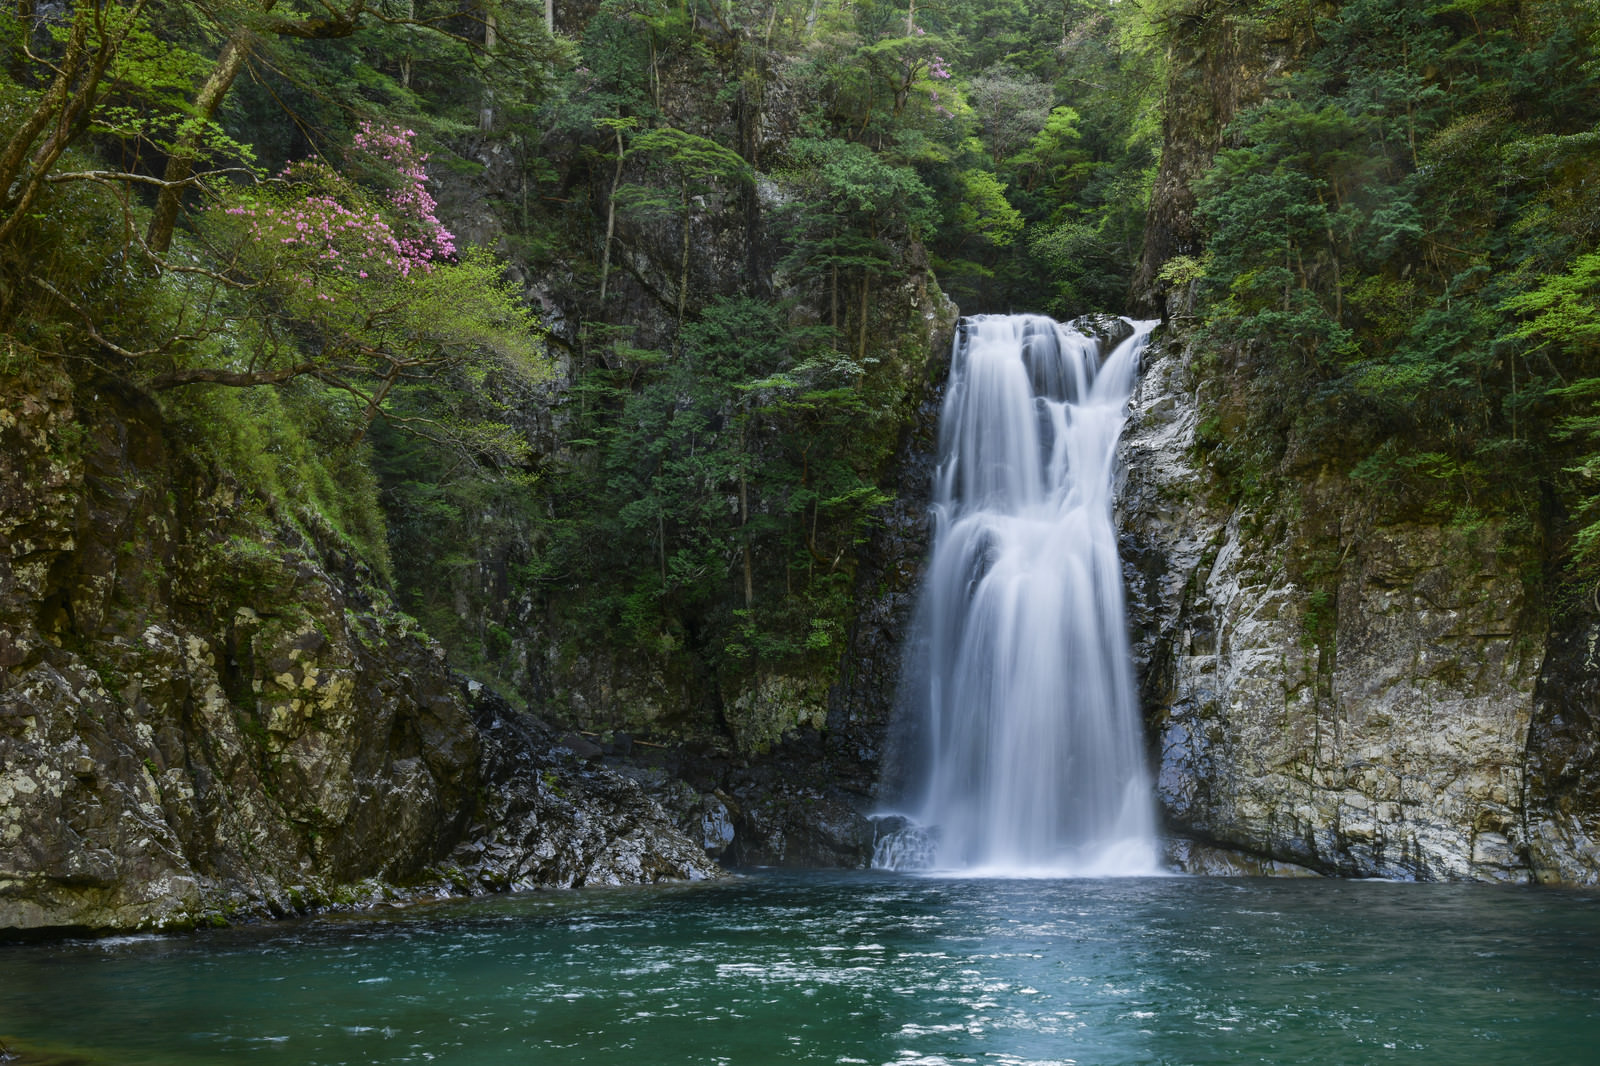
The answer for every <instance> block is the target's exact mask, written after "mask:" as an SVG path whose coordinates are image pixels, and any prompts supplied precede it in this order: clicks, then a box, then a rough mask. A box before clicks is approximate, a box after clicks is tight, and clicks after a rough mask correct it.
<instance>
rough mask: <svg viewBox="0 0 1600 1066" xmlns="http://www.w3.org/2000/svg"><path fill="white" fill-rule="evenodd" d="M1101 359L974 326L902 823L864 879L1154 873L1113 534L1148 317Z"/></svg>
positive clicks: (941, 511) (1053, 335)
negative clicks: (1121, 445) (1120, 453)
mask: <svg viewBox="0 0 1600 1066" xmlns="http://www.w3.org/2000/svg"><path fill="white" fill-rule="evenodd" d="M1129 325H1131V326H1132V327H1133V333H1132V335H1131V336H1129V337H1128V338H1127V339H1126V340H1123V341H1122V342H1121V343H1120V344H1117V345H1116V346H1115V347H1114V349H1113V350H1112V351H1111V352H1110V354H1109V355H1107V356H1105V358H1104V359H1102V358H1101V351H1102V348H1101V344H1100V342H1099V341H1097V340H1095V339H1094V338H1092V337H1089V336H1086V335H1084V334H1083V333H1080V332H1079V331H1077V330H1076V329H1074V328H1073V327H1071V326H1067V325H1062V324H1060V323H1057V322H1054V321H1052V320H1050V319H1048V318H1043V317H1039V316H1033V315H1028V316H1022V315H982V316H977V317H973V318H968V319H965V320H964V321H963V326H962V329H961V332H960V334H959V335H958V337H957V340H956V346H955V351H954V355H953V358H952V364H951V370H950V384H949V388H948V390H947V393H946V398H945V404H944V409H943V412H942V414H941V416H940V440H939V464H938V468H937V474H936V482H935V485H934V506H933V521H934V539H933V554H932V558H931V560H930V562H929V566H928V571H927V574H926V577H925V584H924V587H923V590H922V593H921V597H920V599H919V601H918V606H917V613H916V623H915V629H914V635H913V640H912V644H911V647H910V648H909V649H908V654H907V662H906V672H905V676H904V678H903V680H902V682H901V684H902V692H901V703H902V707H903V712H902V716H901V722H900V724H899V728H901V729H902V730H904V733H905V735H904V736H903V737H902V738H901V741H902V742H901V745H900V747H901V748H902V750H903V752H904V755H903V757H904V759H905V760H906V763H907V765H906V767H905V768H904V771H905V772H904V778H905V782H904V795H903V797H902V809H903V811H904V814H905V815H906V817H907V818H908V819H909V824H908V825H907V827H906V828H904V829H902V830H900V831H898V832H895V833H891V834H889V835H887V836H886V837H885V838H884V839H883V840H882V841H881V842H880V844H879V847H878V852H877V855H876V856H875V859H874V865H878V866H884V867H889V868H896V869H936V870H951V871H966V872H971V873H983V874H1002V875H1006V874H1009V875H1030V874H1031V875H1058V876H1099V875H1108V874H1137V873H1151V872H1154V871H1155V870H1156V869H1157V860H1156V852H1157V847H1156V836H1155V825H1154V813H1153V801H1152V798H1151V788H1150V781H1149V775H1148V770H1147V769H1146V765H1145V758H1144V751H1143V743H1142V740H1141V729H1140V725H1139V711H1138V702H1137V699H1136V695H1135V690H1134V681H1133V672H1132V667H1131V664H1130V660H1129V649H1128V636H1127V629H1126V619H1125V613H1124V608H1123V591H1122V567H1121V562H1120V559H1119V558H1118V554H1117V538H1116V530H1115V528H1114V525H1113V521H1112V503H1113V493H1114V490H1115V485H1116V480H1117V465H1116V448H1117V439H1118V437H1119V436H1120V435H1121V432H1122V427H1123V423H1124V422H1125V421H1126V420H1127V409H1128V399H1129V395H1130V393H1131V392H1132V389H1133V384H1134V380H1135V377H1136V375H1137V372H1138V361H1139V353H1140V351H1141V349H1142V348H1143V347H1144V344H1145V342H1146V340H1147V339H1148V337H1149V334H1150V330H1151V329H1152V328H1153V327H1154V325H1155V323H1153V322H1131V321H1130V322H1129Z"/></svg>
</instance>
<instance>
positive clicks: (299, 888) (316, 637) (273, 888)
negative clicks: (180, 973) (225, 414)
mask: <svg viewBox="0 0 1600 1066" xmlns="http://www.w3.org/2000/svg"><path fill="white" fill-rule="evenodd" d="M3 389H4V403H3V404H0V668H3V669H0V929H39V928H83V929H113V928H142V927H149V926H170V925H186V924H193V923H195V922H203V921H212V920H226V919H231V918H234V917H239V916H249V915H259V914H284V913H290V912H293V911H297V910H303V909H305V908H309V907H314V906H319V905H331V904H338V903H341V902H359V901H369V902H370V901H373V900H376V899H380V898H386V897H387V898H404V897H406V896H409V895H416V894H435V893H439V892H462V891H481V890H485V889H489V888H503V887H533V886H536V885H544V884H555V885H571V884H582V883H595V882H599V883H617V882H623V881H648V880H655V879H658V878H661V877H676V878H698V877H706V876H712V875H714V872H715V871H714V870H713V869H712V867H711V866H710V865H709V864H708V863H707V861H706V860H705V857H704V854H703V852H701V851H700V850H699V849H697V848H693V847H692V846H690V845H689V843H688V841H687V840H686V839H685V838H683V837H682V836H681V835H679V834H678V833H677V832H676V830H674V829H672V828H671V827H670V826H669V825H668V824H667V822H666V819H665V817H664V815H663V814H662V812H661V811H660V809H659V807H657V806H656V805H655V804H654V803H653V802H652V801H650V800H648V799H647V798H646V797H645V796H644V795H643V794H642V793H640V792H639V790H638V788H637V787H636V786H634V785H633V784H632V783H631V782H628V781H626V780H623V779H621V778H617V777H615V775H611V774H608V773H606V772H604V771H602V770H599V769H598V768H593V767H588V766H585V765H583V764H582V763H581V762H580V761H579V760H576V759H574V758H572V757H571V755H570V752H569V751H567V750H566V749H563V748H561V747H560V746H559V744H558V740H559V738H558V737H556V736H555V735H553V734H548V733H547V732H541V730H540V727H539V726H538V725H537V723H534V722H532V721H531V720H525V719H523V720H522V724H521V725H520V726H518V725H516V722H517V721H518V720H519V717H520V716H516V715H514V714H512V713H511V712H510V711H509V709H508V708H506V709H502V708H498V707H497V706H496V705H495V704H493V703H492V701H486V699H485V698H484V697H483V696H481V695H480V694H477V693H474V692H469V691H468V690H467V689H465V688H462V687H461V686H460V685H459V684H458V682H457V681H456V680H455V679H454V678H453V676H452V675H451V673H450V671H449V669H448V668H447V666H446V664H445V662H444V653H443V650H442V649H441V648H440V647H439V646H438V645H437V644H436V643H434V642H432V641H430V640H429V639H428V638H427V637H425V636H424V635H422V634H421V633H419V632H418V631H417V629H416V625H415V623H414V622H413V621H412V620H411V619H409V618H407V617H406V616H404V615H403V614H401V613H400V612H398V611H397V610H395V609H394V608H393V606H392V605H391V604H389V603H388V601H387V598H386V597H385V595H384V594H383V593H382V592H381V591H380V588H381V584H380V583H379V582H378V581H377V580H376V578H375V577H374V576H373V575H372V574H371V573H370V572H368V571H367V569H366V568H365V566H364V565H363V564H362V563H361V562H360V561H359V560H358V558H357V556H356V555H355V554H354V553H353V552H352V550H351V549H350V545H349V542H348V541H347V540H345V539H344V538H343V537H342V536H341V535H340V534H338V533H337V532H336V531H335V530H334V529H333V528H331V526H329V525H328V523H327V520H326V519H325V518H324V517H323V516H321V515H320V514H318V513H315V512H312V511H309V510H300V511H298V513H290V512H289V511H288V509H287V508H284V509H282V510H275V509H274V505H273V502H272V501H270V500H266V499H262V498H260V497H256V496H252V495H251V494H250V493H249V492H248V491H247V490H245V489H244V488H243V487H242V486H241V485H240V484H239V483H238V482H237V481H235V480H233V479H232V478H230V476H229V475H228V474H227V473H226V472H224V471H221V470H219V469H217V468H216V467H215V466H214V465H213V464H211V463H209V462H207V461H206V459H205V458H204V456H203V455H202V454H199V453H197V452H196V451H195V450H194V448H193V447H192V446H186V444H185V443H184V442H183V440H182V436H183V434H182V432H181V427H180V426H177V425H174V424H173V423H171V422H169V421H168V420H167V419H166V418H164V416H163V414H162V411H161V409H160V408H159V407H158V406H157V404H156V403H155V402H154V401H153V400H152V399H151V397H150V396H148V395H146V394H144V393H141V392H139V391H137V390H135V389H133V388H132V387H130V386H128V385H127V384H125V383H120V382H117V381H114V380H111V379H99V380H95V381H91V382H83V383H80V382H75V381H73V380H72V378H71V377H69V376H68V375H67V374H65V373H62V372H61V371H59V370H57V369H55V368H52V367H49V366H35V367H33V368H32V369H31V370H30V371H28V372H27V373H26V375H24V376H18V377H11V378H8V379H6V380H5V382H4V384H3ZM474 687H476V686H474ZM508 723H509V724H508Z"/></svg>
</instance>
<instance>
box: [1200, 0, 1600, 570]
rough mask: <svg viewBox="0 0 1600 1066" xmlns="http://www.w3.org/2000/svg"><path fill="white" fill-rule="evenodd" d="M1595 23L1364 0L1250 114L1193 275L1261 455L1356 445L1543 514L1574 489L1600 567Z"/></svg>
mask: <svg viewBox="0 0 1600 1066" xmlns="http://www.w3.org/2000/svg"><path fill="white" fill-rule="evenodd" d="M1267 17H1268V18H1278V19H1282V20H1304V19H1305V17H1306V15H1305V12H1304V11H1301V10H1300V9H1297V8H1292V6H1290V7H1284V8H1282V10H1281V11H1277V10H1275V11H1274V12H1272V13H1269V15H1268V16H1267ZM1597 26H1600V19H1597V16H1596V12H1595V10H1594V9H1593V7H1592V5H1583V4H1576V3H1570V2H1567V0H1526V2H1522V3H1513V2H1510V0H1484V2H1482V3H1472V4H1443V5H1441V4H1437V3H1430V2H1425V0H1349V2H1347V3H1345V4H1343V5H1341V6H1340V7H1339V9H1338V10H1337V11H1336V12H1334V13H1332V14H1331V15H1329V16H1328V17H1326V18H1323V19H1322V20H1320V21H1317V22H1315V37H1314V42H1315V47H1314V48H1313V50H1312V51H1311V53H1310V54H1309V56H1308V57H1307V58H1306V60H1305V61H1304V63H1303V65H1302V66H1301V68H1300V69H1298V70H1296V71H1294V72H1293V73H1291V74H1290V75H1288V76H1287V77H1286V78H1285V79H1284V80H1283V82H1282V84H1281V85H1280V86H1279V88H1278V91H1276V92H1275V93H1274V94H1273V95H1272V96H1271V97H1270V98H1269V99H1268V100H1267V101H1266V102H1265V103H1264V104H1262V105H1261V106H1259V107H1257V108H1255V109H1253V110H1251V111H1249V112H1247V113H1245V114H1243V115H1241V116H1240V118H1239V119H1238V120H1237V121H1236V122H1235V123H1234V125H1233V127H1232V128H1231V130H1230V131H1229V143H1230V145H1231V147H1229V148H1228V149H1226V150H1225V151H1223V152H1222V153H1220V154H1219V156H1218V157H1217V161H1216V165H1215V166H1214V167H1213V169H1212V171H1211V172H1210V174H1209V175H1208V176H1207V177H1206V179H1205V181H1204V182H1203V183H1202V185H1201V187H1200V207H1199V213H1200V216H1201V217H1202V218H1203V219H1204V220H1205V222H1206V224H1207V225H1208V227H1209V231H1210V234H1209V239H1208V242H1207V247H1206V257H1205V260H1204V270H1203V275H1193V276H1195V277H1196V278H1197V280H1199V281H1200V284H1201V286H1202V292H1203V294H1204V296H1205V308H1204V313H1205V317H1206V327H1205V328H1206V331H1207V333H1208V334H1209V336H1210V337H1211V338H1212V340H1213V341H1214V342H1215V343H1217V344H1218V345H1221V346H1225V347H1226V348H1228V349H1229V350H1231V351H1233V352H1235V353H1238V354H1237V356H1236V358H1238V359H1239V360H1240V361H1241V362H1242V364H1243V365H1244V366H1247V367H1248V368H1249V369H1250V378H1249V381H1250V384H1249V390H1250V391H1249V396H1248V397H1247V402H1248V404H1249V406H1250V407H1251V409H1252V410H1253V411H1254V412H1255V413H1256V415H1257V417H1256V418H1254V419H1252V421H1251V423H1250V425H1249V426H1248V428H1247V430H1246V433H1247V436H1248V438H1249V439H1248V441H1246V442H1243V443H1242V444H1241V445H1239V446H1240V447H1242V448H1244V449H1246V450H1247V451H1248V452H1249V453H1250V454H1251V456H1252V458H1251V460H1250V461H1249V463H1247V464H1245V466H1248V467H1251V468H1253V469H1257V470H1263V471H1266V472H1267V473H1268V476H1269V477H1273V478H1276V477H1282V476H1284V475H1286V474H1290V473H1292V470H1290V469H1288V468H1286V467H1285V466H1282V465H1280V464H1281V463H1283V461H1284V460H1286V459H1292V457H1294V456H1312V455H1321V456H1340V457H1342V458H1343V459H1344V461H1345V463H1346V466H1347V468H1348V469H1350V471H1351V473H1352V475H1353V476H1355V477H1357V478H1358V479H1360V480H1361V481H1362V482H1363V483H1365V484H1367V485H1369V486H1371V487H1372V488H1373V489H1374V491H1375V493H1376V495H1375V497H1374V498H1375V499H1376V500H1378V501H1380V502H1381V503H1382V505H1383V506H1384V507H1387V508H1391V509H1393V510H1395V511H1398V512H1402V513H1403V512H1405V511H1414V510H1421V511H1423V512H1425V513H1428V514H1431V515H1433V516H1435V517H1444V516H1452V515H1454V516H1483V515H1485V514H1510V515H1513V516H1520V517H1518V521H1523V522H1525V523H1532V522H1536V521H1537V520H1538V519H1539V518H1540V517H1541V516H1543V515H1548V514H1550V510H1549V501H1550V500H1551V499H1553V498H1565V499H1566V500H1567V501H1568V502H1567V504H1566V506H1567V507H1568V508H1570V509H1572V510H1575V511H1578V512H1581V513H1582V514H1583V515H1584V516H1585V517H1583V518H1582V519H1581V522H1580V527H1581V528H1580V532H1579V539H1578V540H1577V541H1576V544H1575V547H1576V550H1577V553H1578V555H1579V556H1580V557H1582V558H1584V559H1590V558H1593V559H1596V560H1597V561H1600V555H1595V554H1594V548H1593V546H1594V543H1595V541H1596V535H1591V534H1590V533H1589V531H1590V530H1593V529H1594V528H1595V527H1594V526H1593V525H1589V524H1588V523H1589V522H1590V521H1592V519H1593V518H1594V516H1595V514H1596V512H1595V511H1592V510H1590V508H1592V507H1593V506H1594V502H1593V500H1592V499H1591V496H1590V493H1589V491H1588V490H1586V489H1585V488H1584V487H1583V482H1584V481H1585V480H1586V479H1587V477H1588V471H1589V470H1591V469H1593V467H1592V466H1591V461H1590V459H1589V454H1590V453H1589V449H1590V448H1592V447H1593V446H1594V443H1595V442H1594V438H1593V437H1591V436H1590V435H1589V433H1590V429H1589V426H1588V422H1587V420H1588V419H1589V416H1590V409H1591V408H1590V405H1591V404H1592V402H1593V398H1594V397H1593V394H1592V393H1591V392H1590V391H1589V390H1588V389H1587V388H1586V387H1585V383H1586V382H1588V381H1590V380H1591V379H1593V378H1594V377H1595V376H1596V369H1600V368H1595V367H1594V366H1593V363H1594V360H1595V357H1596V356H1597V355H1600V349H1597V346H1596V339H1597V337H1600V329H1597V328H1596V327H1595V325H1594V322H1595V314H1596V283H1597V279H1600V259H1596V252H1597V244H1596V242H1597V238H1600V234H1597V232H1596V230H1595V228H1594V225H1593V219H1594V218H1595V217H1596V214H1595V211H1596V208H1597V207H1600V200H1597V197H1596V194H1595V192H1594V190H1593V189H1592V185H1593V183H1592V181H1591V180H1590V179H1589V177H1588V175H1592V174H1593V172H1594V169H1595V168H1596V166H1600V140H1597V138H1596V137H1595V135H1594V134H1593V128H1594V125H1595V123H1596V122H1597V121H1600V80H1597V73H1600V72H1597V70H1596V67H1595V64H1594V62H1593V57H1594V47H1595V41H1596V37H1595V33H1596V30H1597ZM1190 273H1191V274H1192V272H1190ZM1241 469H1243V468H1242V467H1241ZM1462 520H1463V521H1465V520H1466V519H1462ZM1471 520H1472V521H1478V520H1480V518H1479V517H1473V518H1471ZM1585 537H1588V538H1589V539H1584V538H1585Z"/></svg>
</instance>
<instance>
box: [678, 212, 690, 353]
mask: <svg viewBox="0 0 1600 1066" xmlns="http://www.w3.org/2000/svg"><path fill="white" fill-rule="evenodd" d="M682 189H683V200H682V202H683V257H682V259H681V261H680V262H679V264H678V332H679V333H682V332H683V309H684V306H685V305H686V304H687V303H688V299H689V183H688V182H687V181H685V182H683V184H682Z"/></svg>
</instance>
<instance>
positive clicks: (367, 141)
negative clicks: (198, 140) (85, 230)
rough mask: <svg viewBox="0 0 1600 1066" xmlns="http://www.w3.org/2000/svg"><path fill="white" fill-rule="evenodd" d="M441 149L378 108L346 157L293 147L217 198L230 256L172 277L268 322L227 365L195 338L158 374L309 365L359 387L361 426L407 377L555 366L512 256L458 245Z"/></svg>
mask: <svg viewBox="0 0 1600 1066" xmlns="http://www.w3.org/2000/svg"><path fill="white" fill-rule="evenodd" d="M426 161H427V156H425V155H424V154H422V152H421V151H420V150H419V149H418V148H417V146H416V143H415V134H414V133H413V132H412V131H410V130H406V129H402V128H398V127H384V126H374V125H370V124H363V126H362V127H361V129H360V130H359V131H358V132H357V134H356V136H355V138H354V141H353V144H352V146H351V150H350V153H349V156H348V158H347V160H346V161H345V165H344V167H342V168H335V167H333V166H332V165H330V164H329V163H327V162H326V161H324V160H321V159H315V158H313V159H306V160H301V161H298V162H294V163H291V164H289V165H288V166H287V167H285V168H284V169H283V171H282V172H280V173H279V174H278V175H277V177H276V178H274V179H273V180H271V181H266V182H261V183H259V184H257V185H253V186H248V187H241V188H238V189H236V190H235V191H233V192H232V193H231V194H229V195H227V196H226V197H224V198H222V199H221V200H220V201H219V202H217V203H216V204H215V205H213V206H212V207H211V208H210V209H209V210H207V211H206V212H205V217H204V221H203V225H202V226H201V228H200V236H201V238H202V239H203V240H204V241H205V242H206V243H207V244H208V245H209V246H210V249H209V250H210V252H211V254H212V256H214V257H215V258H216V259H217V260H218V261H219V262H221V263H222V264H223V265H224V266H223V269H221V270H219V271H213V272H210V273H208V274H205V275H203V276H200V277H196V276H192V275H191V276H185V277H182V278H175V279H174V282H173V283H174V284H175V285H188V286H189V287H190V290H191V291H190V292H189V294H188V297H187V299H188V302H190V303H191V304H193V305H200V306H204V307H206V308H207V309H208V311H209V313H210V314H211V315H212V316H226V318H227V320H230V321H237V322H248V323H252V324H253V325H252V327H251V328H250V330H249V332H248V334H246V333H244V332H243V330H242V329H241V331H239V332H238V333H237V334H236V335H234V336H233V337H231V338H230V341H229V344H228V345H227V351H228V354H229V358H227V359H225V360H223V361H222V363H221V364H220V365H219V363H218V361H217V359H216V355H217V352H216V350H215V349H209V350H207V351H204V352H197V353H193V357H192V358H191V359H189V360H187V361H186V362H188V363H189V364H190V365H175V366H173V367H171V368H170V369H168V370H167V371H165V372H163V373H161V374H159V375H158V376H157V377H156V378H155V379H154V381H153V384H154V385H155V386H156V387H158V388H169V387H174V386H178V385H188V384H200V383H209V384H223V385H261V384H276V383H281V382H285V381H288V380H291V379H295V378H305V377H309V378H312V379H315V380H318V381H321V382H322V383H324V384H325V385H327V386H329V387H331V388H334V389H336V390H341V391H343V392H345V393H348V394H350V395H351V396H353V397H356V398H357V399H358V400H359V401H360V403H359V408H358V412H359V413H358V414H357V416H356V424H355V426H354V427H353V435H352V439H353V440H360V439H361V437H362V436H363V435H364V434H365V432H366V430H367V428H368V427H369V426H370V425H371V423H372V420H373V419H374V418H376V417H378V416H379V415H386V416H388V417H391V418H395V417H399V416H397V415H396V413H395V412H394V411H393V410H392V408H391V405H392V402H393V400H394V399H395V397H396V396H398V395H400V392H401V391H402V390H403V389H404V387H405V386H407V385H410V384H417V383H420V382H425V381H438V380H440V379H442V378H445V377H448V376H452V375H455V376H458V377H465V378H466V379H475V380H479V381H481V380H482V379H483V378H484V377H485V376H486V375H487V374H489V373H491V372H492V373H496V374H498V375H500V376H501V377H504V378H508V379H511V380H516V381H522V382H527V383H531V382H533V381H535V380H537V379H538V378H540V377H542V376H543V375H544V373H545V372H546V369H547V359H546V356H545V354H544V346H543V332H542V329H541V328H540V326H539V324H538V322H537V321H536V319H535V318H534V317H533V315H532V313H531V312H530V311H529V310H528V309H527V307H526V306H525V304H524V303H523V302H522V300H521V298H520V295H519V293H518V292H517V291H516V290H515V288H514V287H513V286H512V285H511V284H510V283H509V282H507V281H506V280H505V277H504V274H505V265H504V263H502V262H501V261H500V260H498V259H497V258H495V257H494V256H493V255H491V254H489V253H488V252H485V251H482V250H475V249H468V250H462V249H459V248H458V247H457V245H456V243H455V238H454V237H453V235H452V234H451V233H450V231H449V230H447V229H446V228H445V227H444V226H443V225H442V224H441V223H440V221H439V219H438V216H437V213H436V208H437V205H436V203H435V201H434V198H433V196H432V194H431V193H430V192H429V190H428V176H427V172H426V170H425V169H424V164H425V163H426ZM201 287H205V291H203V292H202V291H200V288H201ZM434 428H448V427H439V426H437V425H435V427H434ZM455 435H456V436H459V435H460V434H455Z"/></svg>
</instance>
